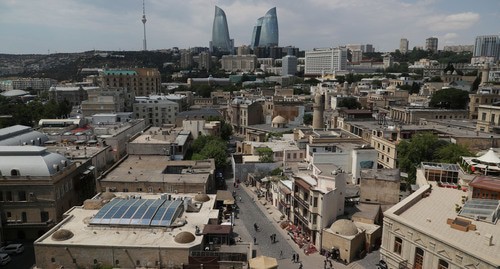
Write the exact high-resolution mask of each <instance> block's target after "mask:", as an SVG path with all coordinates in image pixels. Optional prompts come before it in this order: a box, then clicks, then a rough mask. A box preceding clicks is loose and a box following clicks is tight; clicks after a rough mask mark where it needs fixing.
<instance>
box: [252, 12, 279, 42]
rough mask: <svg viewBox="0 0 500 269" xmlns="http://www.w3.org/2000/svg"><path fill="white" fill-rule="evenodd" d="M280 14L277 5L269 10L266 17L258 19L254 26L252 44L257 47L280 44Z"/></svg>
mask: <svg viewBox="0 0 500 269" xmlns="http://www.w3.org/2000/svg"><path fill="white" fill-rule="evenodd" d="M278 41H279V31H278V16H277V15H276V7H273V8H271V9H270V10H269V11H267V13H266V15H264V17H261V18H259V19H257V23H256V24H255V27H254V28H253V33H252V41H251V46H252V47H253V48H255V47H274V46H278Z"/></svg>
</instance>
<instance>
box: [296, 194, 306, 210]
mask: <svg viewBox="0 0 500 269" xmlns="http://www.w3.org/2000/svg"><path fill="white" fill-rule="evenodd" d="M293 198H295V200H296V201H297V202H298V203H299V204H300V205H301V206H303V207H304V208H306V209H307V210H309V204H308V203H307V202H306V201H304V200H302V198H301V197H300V196H299V194H298V193H295V195H294V196H293Z"/></svg>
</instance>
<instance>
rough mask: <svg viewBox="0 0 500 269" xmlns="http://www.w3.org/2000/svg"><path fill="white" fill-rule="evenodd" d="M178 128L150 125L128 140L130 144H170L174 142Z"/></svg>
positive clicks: (178, 131)
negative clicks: (141, 132) (131, 139)
mask: <svg viewBox="0 0 500 269" xmlns="http://www.w3.org/2000/svg"><path fill="white" fill-rule="evenodd" d="M180 131H181V130H180V129H171V128H161V127H151V128H149V129H147V130H146V131H144V133H143V134H141V135H140V136H138V137H137V138H135V139H134V140H133V141H130V142H129V143H130V144H171V143H174V142H175V139H176V138H177V135H178V134H179V133H180Z"/></svg>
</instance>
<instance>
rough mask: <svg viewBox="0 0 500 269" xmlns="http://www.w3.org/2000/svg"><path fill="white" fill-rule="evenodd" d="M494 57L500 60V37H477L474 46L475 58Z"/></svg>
mask: <svg viewBox="0 0 500 269" xmlns="http://www.w3.org/2000/svg"><path fill="white" fill-rule="evenodd" d="M481 56H483V57H492V58H493V59H494V60H497V59H499V58H500V36H498V35H483V36H477V37H476V43H475V45H474V57H481Z"/></svg>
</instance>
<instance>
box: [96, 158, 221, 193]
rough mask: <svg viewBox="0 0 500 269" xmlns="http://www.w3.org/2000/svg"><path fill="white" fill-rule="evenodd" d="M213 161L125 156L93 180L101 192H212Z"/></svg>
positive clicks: (213, 186) (213, 188) (213, 183)
mask: <svg viewBox="0 0 500 269" xmlns="http://www.w3.org/2000/svg"><path fill="white" fill-rule="evenodd" d="M214 171H215V162H214V160H213V159H209V160H199V161H171V160H168V159H167V157H165V156H161V155H129V156H128V157H127V158H126V159H125V160H123V161H122V162H121V163H120V164H119V165H118V166H116V167H114V168H113V170H111V171H110V172H108V173H107V174H105V175H104V176H102V177H100V178H99V179H98V180H97V185H98V186H97V188H98V190H101V191H106V190H110V191H119V192H144V193H163V192H169V193H214V192H215V177H214Z"/></svg>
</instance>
